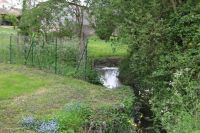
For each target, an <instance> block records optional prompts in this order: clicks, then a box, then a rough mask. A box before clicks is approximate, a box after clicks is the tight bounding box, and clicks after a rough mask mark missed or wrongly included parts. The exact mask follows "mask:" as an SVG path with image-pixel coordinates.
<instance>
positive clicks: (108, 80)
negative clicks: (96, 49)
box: [97, 67, 121, 89]
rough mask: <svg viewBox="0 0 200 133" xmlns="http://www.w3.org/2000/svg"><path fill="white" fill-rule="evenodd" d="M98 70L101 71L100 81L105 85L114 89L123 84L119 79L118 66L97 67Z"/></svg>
mask: <svg viewBox="0 0 200 133" xmlns="http://www.w3.org/2000/svg"><path fill="white" fill-rule="evenodd" d="M97 70H98V71H99V72H100V81H101V83H102V84H103V85H104V86H105V87H107V88H109V89H114V88H117V87H120V86H121V83H120V81H119V79H118V76H119V69H118V68H117V67H103V68H97Z"/></svg>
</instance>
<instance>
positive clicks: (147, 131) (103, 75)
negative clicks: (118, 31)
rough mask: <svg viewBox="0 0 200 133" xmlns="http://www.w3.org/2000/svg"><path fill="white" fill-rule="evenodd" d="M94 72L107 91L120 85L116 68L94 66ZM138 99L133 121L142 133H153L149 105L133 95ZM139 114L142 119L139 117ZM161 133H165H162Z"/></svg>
mask: <svg viewBox="0 0 200 133" xmlns="http://www.w3.org/2000/svg"><path fill="white" fill-rule="evenodd" d="M95 69H96V71H97V72H98V73H99V78H100V82H101V84H102V85H103V86H105V87H106V88H108V89H115V88H118V87H120V86H121V85H122V83H121V82H120V80H119V78H118V76H119V68H118V67H105V66H96V67H95ZM134 88H135V90H134V92H137V89H136V87H134ZM135 95H136V96H137V97H138V98H137V99H138V100H136V103H135V107H134V116H133V117H134V121H135V123H137V124H138V125H139V126H140V128H141V129H142V131H143V132H144V133H155V131H154V128H153V114H152V112H151V109H150V107H149V105H148V104H147V103H146V102H144V101H143V100H142V99H143V98H141V96H140V95H137V94H135ZM141 114H142V115H143V117H140V116H141ZM161 133H166V132H162V131H161Z"/></svg>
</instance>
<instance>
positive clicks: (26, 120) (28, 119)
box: [22, 116, 39, 129]
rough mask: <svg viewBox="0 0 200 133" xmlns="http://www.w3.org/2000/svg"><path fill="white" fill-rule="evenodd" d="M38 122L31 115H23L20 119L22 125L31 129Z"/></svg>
mask: <svg viewBox="0 0 200 133" xmlns="http://www.w3.org/2000/svg"><path fill="white" fill-rule="evenodd" d="M38 124H39V122H38V121H37V120H36V119H35V118H33V117H32V116H29V117H24V118H23V119H22V126H23V127H25V128H30V129H33V128H36V127H37V126H38Z"/></svg>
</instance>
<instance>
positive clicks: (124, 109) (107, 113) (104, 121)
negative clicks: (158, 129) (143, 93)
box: [89, 98, 133, 133]
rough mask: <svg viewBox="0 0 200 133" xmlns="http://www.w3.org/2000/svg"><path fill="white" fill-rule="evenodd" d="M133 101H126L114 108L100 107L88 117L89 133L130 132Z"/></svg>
mask: <svg viewBox="0 0 200 133" xmlns="http://www.w3.org/2000/svg"><path fill="white" fill-rule="evenodd" d="M132 108H133V99H132V98H130V99H126V100H125V101H124V102H123V103H122V104H121V105H118V106H117V107H116V108H105V107H102V108H100V109H99V110H98V111H96V112H95V114H93V115H92V116H91V117H90V125H89V133H95V132H108V133H128V132H131V131H132V126H131V123H130V122H129V121H130V119H131V116H132Z"/></svg>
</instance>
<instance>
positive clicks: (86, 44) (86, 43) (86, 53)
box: [85, 39, 88, 80]
mask: <svg viewBox="0 0 200 133" xmlns="http://www.w3.org/2000/svg"><path fill="white" fill-rule="evenodd" d="M87 46H88V39H86V41H85V80H86V78H87V75H86V74H87V56H88V51H87Z"/></svg>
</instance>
